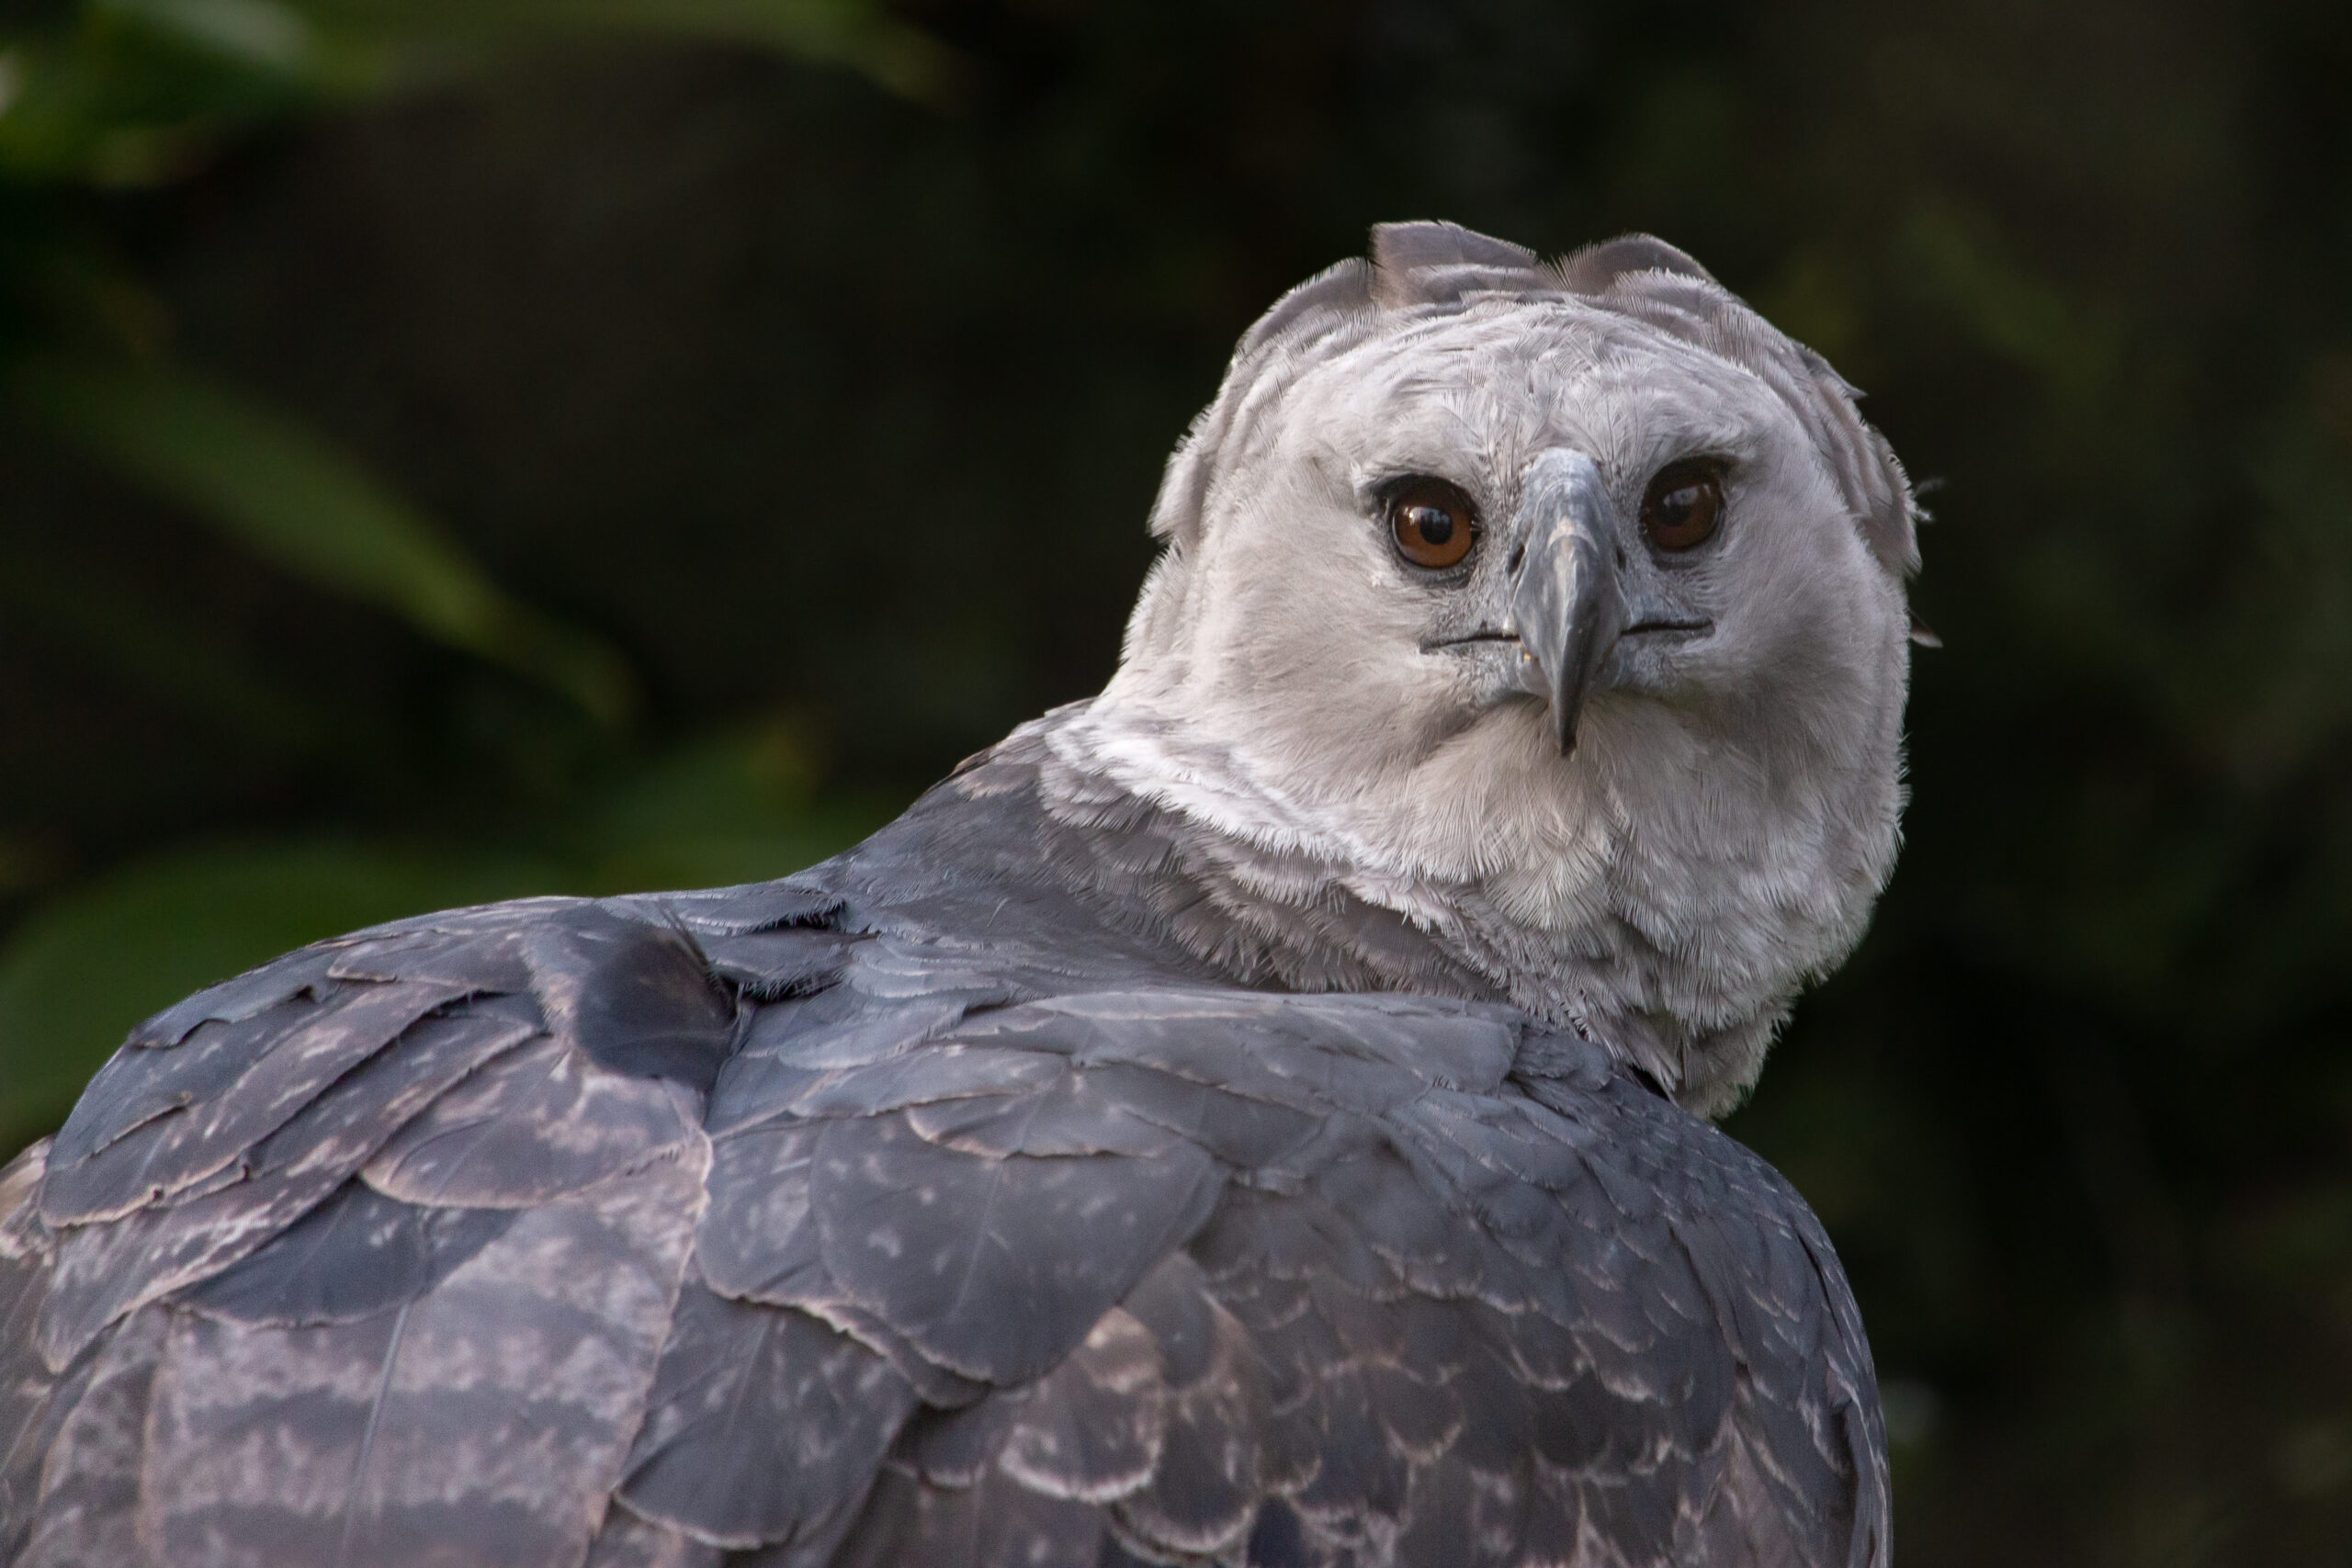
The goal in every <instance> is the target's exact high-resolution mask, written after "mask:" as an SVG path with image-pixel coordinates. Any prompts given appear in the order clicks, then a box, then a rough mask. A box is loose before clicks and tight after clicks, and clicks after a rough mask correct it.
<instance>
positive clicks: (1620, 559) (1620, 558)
mask: <svg viewBox="0 0 2352 1568" xmlns="http://www.w3.org/2000/svg"><path fill="white" fill-rule="evenodd" d="M1617 570H1620V571H1623V570H1625V547H1624V546H1623V545H1620V546H1618V547H1617Z"/></svg>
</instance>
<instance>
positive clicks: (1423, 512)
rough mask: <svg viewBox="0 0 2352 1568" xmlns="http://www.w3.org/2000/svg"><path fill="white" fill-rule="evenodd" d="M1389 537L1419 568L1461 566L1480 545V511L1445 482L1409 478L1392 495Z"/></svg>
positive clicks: (1434, 568)
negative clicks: (1472, 550)
mask: <svg viewBox="0 0 2352 1568" xmlns="http://www.w3.org/2000/svg"><path fill="white" fill-rule="evenodd" d="M1387 513H1388V534H1389V537H1390V538H1392V539H1393V540H1395V541H1396V545H1397V554H1398V555H1400V556H1402V557H1404V558H1406V559H1407V560H1408V561H1410V562H1412V563H1413V564H1414V565H1415V566H1418V567H1425V568H1428V569H1430V570H1443V569H1444V568H1446V567H1449V566H1458V565H1460V564H1461V562H1462V558H1464V556H1467V555H1468V554H1469V553H1470V547H1471V546H1472V545H1475V544H1476V543H1477V542H1478V509H1477V508H1476V506H1475V505H1473V504H1472V503H1471V501H1470V498H1469V497H1468V496H1466V495H1464V494H1463V493H1462V491H1461V490H1460V489H1459V488H1458V487H1457V486H1454V485H1450V484H1448V483H1446V482H1445V481H1444V480H1443V479H1408V480H1406V481H1405V482H1404V483H1403V484H1401V485H1398V486H1397V488H1396V489H1395V490H1393V491H1390V492H1389V494H1388V503H1387Z"/></svg>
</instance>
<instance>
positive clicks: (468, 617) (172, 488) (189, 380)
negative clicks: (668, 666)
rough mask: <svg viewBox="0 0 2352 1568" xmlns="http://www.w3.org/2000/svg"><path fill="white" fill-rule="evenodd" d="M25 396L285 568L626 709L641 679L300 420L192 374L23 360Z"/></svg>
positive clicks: (456, 644) (613, 716) (618, 720)
mask: <svg viewBox="0 0 2352 1568" xmlns="http://www.w3.org/2000/svg"><path fill="white" fill-rule="evenodd" d="M6 389H7V391H8V393H9V394H10V395H11V396H12V397H13V399H14V400H15V401H16V402H17V404H18V405H19V406H20V407H22V408H24V409H25V410H27V411H28V412H30V413H32V414H34V415H35V416H36V417H39V418H40V419H42V420H43V421H45V422H46V423H49V424H50V425H51V426H52V427H53V428H55V429H56V430H57V431H59V432H60V433H61V434H63V435H65V436H66V437H67V438H68V439H70V440H72V441H74V443H75V444H76V445H78V446H81V447H82V448H83V449H84V450H85V452H87V453H89V454H90V455H91V456H93V457H97V458H98V459H100V460H101V461H104V462H106V463H108V464H110V465H112V466H115V467H118V468H121V469H122V470H123V471H125V472H126V473H128V474H130V475H131V476H132V477H134V478H136V479H139V480H140V481H141V482H142V483H144V484H146V485H147V486H148V487H149V488H151V489H153V491H156V492H157V493H159V494H161V495H163V496H164V497H166V498H168V499H170V500H172V501H175V502H178V503H180V504H181V505H183V506H186V507H187V509H188V510H189V511H190V512H191V513H193V514H194V515H196V516H198V517H200V518H202V519H203V520H204V521H206V522H208V523H210V524H211V525H214V526H215V527H217V528H219V529H220V530H221V531H222V532H224V533H226V534H228V535H229V536H232V538H235V539H236V540H238V541H239V542H240V543H242V544H243V545H245V546H246V547H249V548H251V549H253V550H254V552H255V553H257V554H259V555H261V556H263V557H265V558H267V559H268V560H270V561H272V562H273V563H275V564H276V565H277V566H278V567H280V568H282V569H284V570H288V571H289V572H292V573H294V574H295V575H297V576H299V577H301V578H303V579H305V580H306V581H311V582H312V583H315V584H317V585H318V586H320V587H322V588H326V589H330V590H333V591H334V592H339V593H345V594H348V595H350V596H351V597H353V598H355V599H360V600H364V601H366V602H368V603H370V604H376V605H379V606H380V607H382V608H384V609H387V610H390V611H391V612H393V613H394V614H396V615H401V616H402V617H404V618H405V619H406V620H407V621H408V622H409V623H410V624H411V625H412V626H415V627H416V628H417V629H418V630H420V631H422V632H424V634H425V635H426V636H428V637H435V638H436V639H438V640H439V641H441V642H444V643H447V644H448V645H449V646H451V647H453V648H459V649H465V650H466V651H468V652H469V653H473V654H477V655H479V656H481V657H482V658H484V659H488V660H492V661H494V662H496V663H499V664H503V665H504V666H506V667H507V668H509V669H511V670H514V671H518V672H520V673H522V674H525V675H528V676H532V677H534V678H536V679H537V680H540V681H543V682H547V683H548V684H549V685H551V686H553V687H555V688H556V689H558V690H559V691H561V692H564V693H566V694H569V695H570V696H571V697H572V698H573V700H575V701H576V702H578V703H579V704H580V705H581V706H582V707H583V708H585V709H587V710H588V711H589V712H590V713H592V714H594V715H595V716H597V717H598V718H600V719H602V720H604V721H605V723H607V724H612V725H620V724H623V723H626V722H627V720H628V717H629V716H630V715H631V714H632V713H633V711H634V709H635V706H636V702H637V690H636V682H635V681H634V679H633V678H632V677H631V675H630V673H629V671H628V666H627V665H626V664H624V663H623V662H622V660H621V659H620V657H619V656H618V655H617V654H616V653H615V652H614V651H613V650H612V649H609V648H607V647H606V646H605V644H604V643H602V642H600V641H598V640H596V639H594V638H593V637H588V636H586V635H585V634H583V633H581V632H577V631H574V630H572V629H571V628H569V627H567V626H562V625H561V624H560V623H558V622H556V621H554V620H552V619H550V618H548V616H546V615H541V614H539V613H538V612H537V611H536V610H533V609H531V608H530V607H529V606H527V605H526V604H520V603H518V602H516V601H515V600H514V599H512V598H509V597H508V596H507V595H506V594H505V593H503V592H501V591H500V590H499V589H498V587H497V586H496V585H495V584H494V583H492V581H490V579H489V577H488V576H487V575H486V574H485V573H484V572H483V571H482V570H481V568H480V567H478V566H477V565H475V564H474V562H473V561H472V560H471V559H469V558H468V557H467V556H466V554H465V553H464V552H463V551H462V550H461V549H459V548H458V546H457V544H456V543H455V542H454V541H453V540H451V539H449V538H448V537H447V536H445V535H444V534H443V533H442V532H441V530H440V529H439V528H437V527H436V526H435V525H434V524H433V522H432V521H431V519H429V518H427V517H426V516H424V513H421V512H419V511H418V510H417V509H416V508H414V507H413V506H411V505H410V504H409V503H408V502H405V501H403V500H402V499H401V498H400V497H399V496H397V495H395V494H393V493H392V492H391V491H390V490H388V489H386V488H385V487H384V486H383V485H382V484H381V483H379V481H378V480H377V479H375V478H374V476H372V475H370V474H369V473H368V471H367V469H366V468H362V467H361V466H360V465H359V463H358V462H356V460H355V459H353V458H352V457H349V456H347V455H346V454H345V453H344V452H342V451H341V450H340V449H338V448H337V447H335V446H333V445H332V444H330V443H328V442H327V441H325V440H323V439H322V438H321V437H320V436H318V435H315V434H312V433H311V432H310V431H307V430H305V429H303V428H302V427H301V426H300V424H297V423H294V422H293V421H291V420H289V419H288V418H286V417H284V416H283V415H281V414H278V413H277V412H274V411H272V410H270V409H268V408H266V407H264V406H263V405H262V404H260V403H258V402H256V401H254V400H251V399H249V398H247V397H245V396H244V395H243V394H241V393H238V392H235V391H232V390H231V389H228V388H225V387H222V386H220V385H218V384H216V383H213V382H209V381H206V380H202V379H199V378H196V377H193V376H189V375H187V374H185V373H182V372H175V371H170V370H165V369H161V368H157V367H145V366H135V365H121V364H114V363H109V362H107V361H103V360H97V359H91V358H71V359H69V358H62V357H56V358H41V359H27V360H21V361H18V362H17V363H16V364H15V365H13V366H10V367H8V368H7V371H6Z"/></svg>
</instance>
